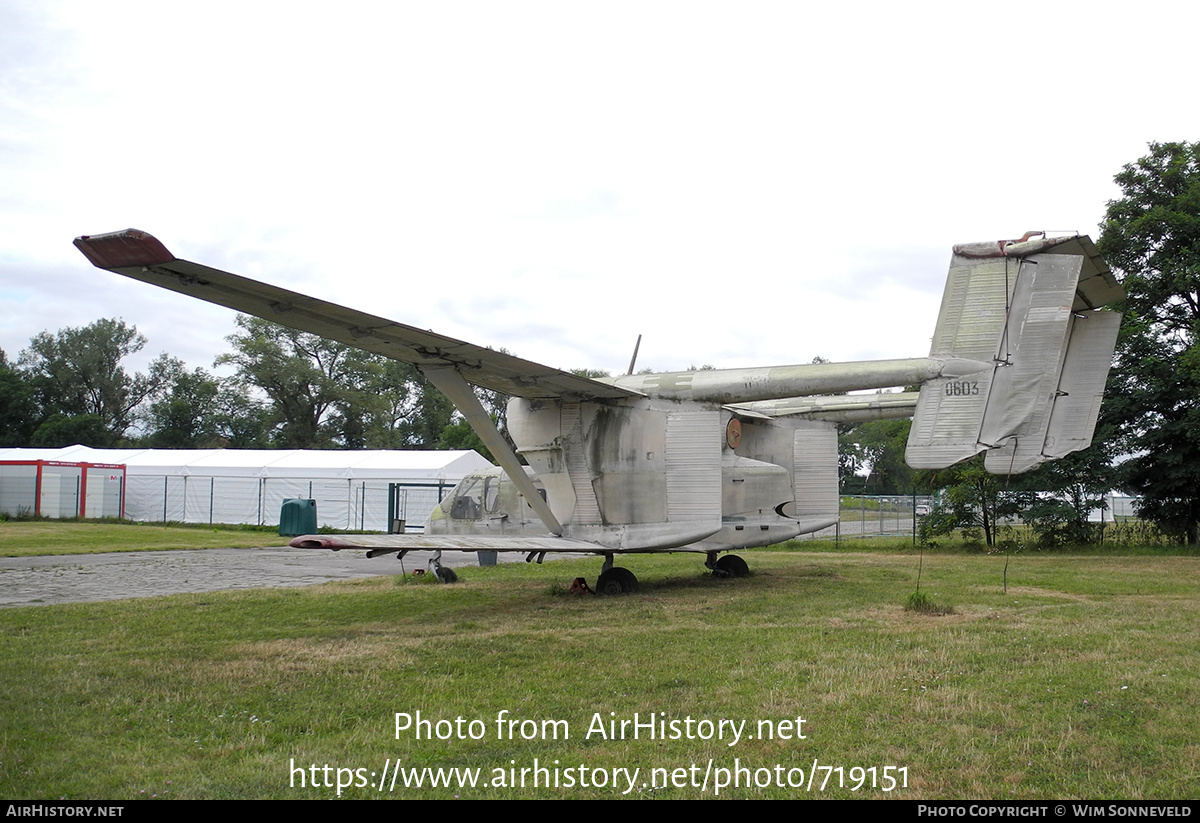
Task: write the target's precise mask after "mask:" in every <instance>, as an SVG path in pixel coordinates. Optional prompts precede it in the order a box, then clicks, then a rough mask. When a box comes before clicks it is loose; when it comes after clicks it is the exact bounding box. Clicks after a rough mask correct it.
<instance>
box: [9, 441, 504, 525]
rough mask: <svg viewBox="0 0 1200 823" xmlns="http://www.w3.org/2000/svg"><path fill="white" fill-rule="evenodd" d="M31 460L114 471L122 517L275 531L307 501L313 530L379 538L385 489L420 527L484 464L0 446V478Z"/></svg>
mask: <svg viewBox="0 0 1200 823" xmlns="http://www.w3.org/2000/svg"><path fill="white" fill-rule="evenodd" d="M31 461H46V462H54V463H57V464H80V465H82V464H102V465H120V466H124V467H125V472H124V480H123V482H124V483H125V488H124V512H125V517H126V518H128V519H131V520H142V521H165V520H182V521H186V522H191V523H254V524H262V525H275V524H277V523H278V522H279V511H280V508H281V506H282V503H283V501H284V500H285V499H289V498H304V499H313V500H316V501H317V504H316V508H317V520H318V523H319V524H320V525H328V526H332V527H333V528H340V529H377V530H380V531H383V530H386V528H387V517H388V486H389V484H400V488H399V490H398V492H399V493H398V495H397V499H396V501H395V502H396V505H397V511H396V512H395V517H397V518H400V519H404V520H406V521H407V522H408V524H409V525H410V526H423V525H424V524H425V522H426V520H427V519H428V516H429V512H430V511H432V509H433V507H434V505H436V503H437V502H438V500H439V499H440V498H441V495H442V494H444V493H445V491H448V490H449V489H450V488H451V487H453V486H454V485H455V484H456V483H458V481H459V480H461V479H462V478H463V477H464V476H466V475H467V474H469V473H470V472H473V471H478V470H482V469H487V468H490V467H491V464H490V463H488V462H487V461H486V460H484V459H483V458H482V457H481V456H480V455H479V454H478V453H477V452H474V451H331V450H311V451H310V450H298V449H297V450H281V449H247V450H242V449H93V448H89V447H87V446H68V447H67V448H63V449H0V479H5V478H4V477H3V471H4V469H5V466H4V464H5V463H8V464H9V466H8V467H9V468H11V469H12V470H13V471H14V472H15V470H16V468H17V466H18V464H26V465H27V464H29V463H30V462H31ZM8 479H9V480H10V481H11V480H14V479H16V476H15V475H14V478H8ZM22 484H23V482H22ZM9 485H12V483H11V482H10V483H9ZM3 497H4V495H3V494H0V509H2V508H3V506H4V500H3Z"/></svg>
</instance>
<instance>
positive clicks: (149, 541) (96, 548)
mask: <svg viewBox="0 0 1200 823" xmlns="http://www.w3.org/2000/svg"><path fill="white" fill-rule="evenodd" d="M289 539H290V538H286V537H280V536H279V535H278V534H277V533H276V532H274V531H269V530H262V529H247V528H238V527H234V526H195V525H188V526H182V525H173V526H156V525H142V524H134V523H96V522H88V521H80V522H67V523H63V522H59V521H54V520H26V521H4V522H0V557H30V556H32V555H45V554H95V553H97V552H117V551H120V552H144V551H167V550H174V549H244V548H254V547H258V546H286V545H287V543H288V540H289Z"/></svg>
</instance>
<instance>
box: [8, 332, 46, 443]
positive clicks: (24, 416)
mask: <svg viewBox="0 0 1200 823" xmlns="http://www.w3.org/2000/svg"><path fill="white" fill-rule="evenodd" d="M38 418H39V412H38V405H37V399H36V397H35V396H34V391H33V386H32V385H31V384H30V382H29V380H27V379H26V378H25V375H24V374H22V373H21V372H20V371H18V370H17V369H15V368H13V367H12V365H11V364H10V363H9V362H8V358H7V357H5V355H4V350H3V349H0V447H17V448H19V447H21V446H28V445H30V438H31V437H32V436H33V432H34V429H35V428H36V427H37V423H38Z"/></svg>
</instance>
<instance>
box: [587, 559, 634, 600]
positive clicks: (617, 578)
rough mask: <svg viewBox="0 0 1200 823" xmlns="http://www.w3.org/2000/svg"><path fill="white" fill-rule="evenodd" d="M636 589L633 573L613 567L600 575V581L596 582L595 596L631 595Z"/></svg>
mask: <svg viewBox="0 0 1200 823" xmlns="http://www.w3.org/2000/svg"><path fill="white" fill-rule="evenodd" d="M637 587H638V582H637V577H636V576H635V575H634V573H633V572H631V571H630V570H629V569H623V568H621V567H620V566H614V567H613V568H611V569H609V570H608V571H606V572H602V573H601V574H600V579H599V580H597V581H596V594H607V595H613V594H633V593H634V592H636V591H637Z"/></svg>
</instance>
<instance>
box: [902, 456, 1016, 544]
mask: <svg viewBox="0 0 1200 823" xmlns="http://www.w3.org/2000/svg"><path fill="white" fill-rule="evenodd" d="M919 474H920V477H921V481H922V482H923V483H924V484H925V485H926V486H928V487H930V488H936V489H940V490H941V493H940V495H939V497H938V503H937V505H936V506H935V507H934V510H933V511H932V512H931V513H930V514H929V515H928V517H927V518H926V521H925V529H926V530H927V532H928V533H930V534H948V533H949V532H951V531H953V530H954V529H963V530H965V531H973V530H976V529H978V530H980V531H982V532H983V538H984V542H985V543H986V544H987V546H988V548H991V547H993V546H995V545H996V532H997V529H998V527H999V525H1000V523H1001V521H1003V520H1005V519H1008V518H1013V517H1017V516H1018V515H1020V514H1021V513H1022V512H1023V511H1025V510H1026V509H1028V508H1029V506H1030V505H1032V503H1033V502H1034V500H1035V495H1034V493H1033V492H1029V491H1022V490H1013V489H1010V488H1008V485H1007V478H1005V477H1001V476H998V475H994V474H989V473H988V471H987V469H985V468H984V466H983V455H982V454H979V455H976V456H975V457H972V458H971V459H970V460H964V461H963V462H961V463H956V464H955V465H953V466H950V467H949V468H946V469H939V470H937V471H933V472H921V473H919Z"/></svg>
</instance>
